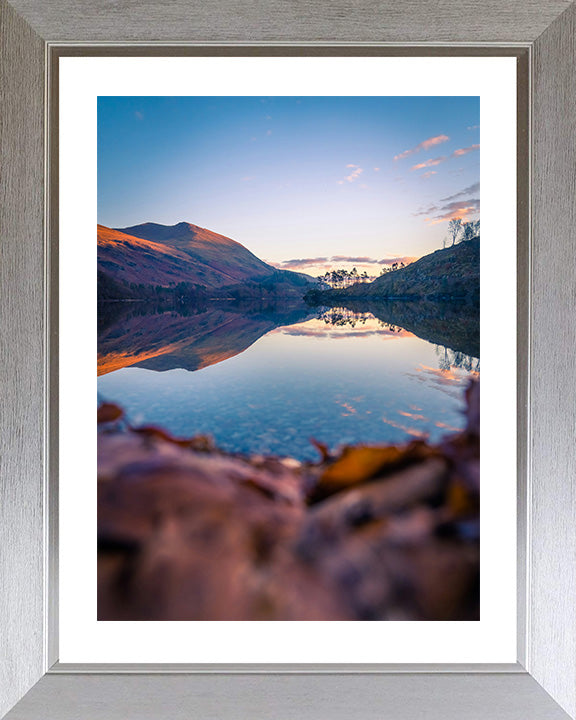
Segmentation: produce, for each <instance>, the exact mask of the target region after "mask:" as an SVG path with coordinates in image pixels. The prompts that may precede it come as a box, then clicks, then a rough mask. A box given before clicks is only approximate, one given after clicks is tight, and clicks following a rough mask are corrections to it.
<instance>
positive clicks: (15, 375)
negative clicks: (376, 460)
mask: <svg viewBox="0 0 576 720" xmlns="http://www.w3.org/2000/svg"><path fill="white" fill-rule="evenodd" d="M12 5H13V6H14V7H16V8H17V9H18V11H19V12H21V13H22V14H23V17H25V18H26V20H27V21H28V22H30V24H31V25H32V27H33V28H34V29H35V30H36V31H37V34H38V35H39V36H40V37H41V38H42V40H82V41H86V42H93V41H99V40H106V41H113V40H163V41H166V42H169V41H179V40H180V41H182V40H187V41H198V42H200V41H213V42H214V41H220V42H222V41H230V40H237V41H242V42H251V41H252V42H259V41H264V40H266V41H268V40H278V41H287V42H288V41H291V42H307V41H316V40H336V41H351V42H354V43H357V42H378V41H379V42H385V41H390V42H398V43H402V42H404V43H406V42H432V43H439V42H447V43H462V42H476V43H485V42H506V43H508V42H511V43H523V42H526V43H529V44H530V45H533V52H534V58H535V69H536V78H535V93H534V130H535V168H534V170H535V172H534V184H533V202H534V213H533V218H534V235H533V249H532V258H531V263H532V266H533V283H532V310H531V323H532V337H533V341H532V352H531V370H532V372H531V374H530V375H529V382H530V389H531V405H530V412H529V417H530V423H531V428H532V434H531V442H530V448H531V453H530V457H529V460H530V468H531V474H530V478H529V479H530V483H531V485H530V496H529V499H530V501H531V505H530V509H529V518H530V524H529V526H528V540H529V543H528V563H527V567H528V578H527V579H528V581H529V591H528V598H527V610H528V634H527V650H526V657H527V661H526V662H527V666H528V670H529V671H530V672H531V673H532V674H533V675H534V677H535V678H537V679H538V680H539V681H541V682H542V683H543V685H544V687H545V688H546V689H547V690H548V691H549V692H551V693H552V694H553V695H554V696H555V697H556V698H557V699H558V700H559V701H560V702H561V703H562V704H563V705H564V707H565V708H567V709H569V711H570V713H571V715H572V716H573V717H576V671H575V666H574V662H575V652H574V650H575V637H576V628H575V622H574V618H575V613H574V597H575V596H576V588H575V575H576V568H575V565H574V557H575V555H576V553H575V549H576V548H575V544H576V543H575V534H574V533H575V529H574V518H575V517H576V498H575V491H574V484H573V482H574V449H573V442H574V431H575V429H576V409H575V404H574V390H573V388H574V369H573V366H574V361H573V357H572V356H571V350H572V348H573V347H574V340H575V338H574V334H575V332H574V316H573V315H574V300H575V298H574V294H575V280H576V268H575V261H574V247H573V245H574V220H575V219H576V211H575V206H574V203H575V195H576V187H575V185H576V181H575V176H576V162H575V160H576V158H575V150H574V136H575V135H574V131H575V128H574V122H575V119H574V118H575V107H574V102H575V100H574V99H575V96H576V88H575V87H574V85H575V79H574V78H575V70H574V62H575V58H576V55H575V51H574V42H575V40H574V38H575V28H574V6H570V9H569V10H567V12H566V14H565V15H564V16H563V17H561V18H559V19H558V20H556V22H555V23H554V24H553V25H552V26H551V27H550V28H549V29H548V30H547V29H546V28H548V26H550V25H551V23H552V22H553V20H554V18H556V17H557V16H558V15H559V14H560V12H562V11H563V10H564V9H565V8H567V7H568V5H569V4H568V3H566V2H556V1H555V0H554V1H549V0H546V1H544V0H538V2H532V1H530V2H527V1H526V0H509V1H508V2H496V0H491V1H490V2H484V3H476V2H470V0H466V1H464V0H452V1H451V2H449V1H447V0H442V1H441V2H437V1H435V2H431V1H425V0H423V1H420V0H419V1H418V2H416V1H415V0H412V1H411V2H406V3H392V2H389V1H387V2H372V3H367V2H352V0H347V1H346V2H343V0H336V1H335V2H328V0H322V2H319V1H318V0H316V2H310V1H308V2H298V3H296V2H279V1H278V0H276V1H275V2H272V0H267V2H266V3H265V4H264V3H263V2H257V3H246V2H244V3H233V2H224V0H219V1H218V2H214V3H210V4H208V3H206V4H201V3H200V2H195V1H193V2H190V1H189V0H186V1H184V0H171V1H170V2H168V1H167V0H153V1H152V0H148V1H140V2H135V1H134V0H122V1H120V0H116V1H115V2H112V1H111V0H98V1H97V2H91V3H90V2H80V1H79V0H67V1H65V0H51V1H50V2H49V3H46V2H40V0H33V1H32V0H12ZM0 12H1V16H0V17H1V19H0V93H2V97H1V98H0V100H1V104H0V173H2V175H1V182H0V186H1V190H0V192H1V195H0V239H1V252H2V258H1V262H0V293H1V295H0V301H1V302H0V307H1V308H2V315H1V322H0V333H1V338H0V340H1V344H0V353H1V356H0V360H1V362H0V372H1V373H2V376H1V384H0V392H1V393H2V403H1V405H0V412H1V420H0V422H2V426H1V428H0V431H1V432H0V443H1V451H2V455H1V466H0V470H1V488H2V490H1V492H2V496H1V497H0V501H1V505H0V522H1V526H0V573H1V577H0V623H1V632H2V635H1V639H0V646H1V650H0V663H1V666H0V715H2V713H3V712H5V710H6V709H7V708H8V707H9V706H10V705H11V704H12V703H13V702H15V701H16V700H17V699H18V698H19V697H20V696H21V694H22V693H23V692H24V691H25V690H26V689H27V688H28V687H30V685H31V684H32V683H33V682H34V680H35V679H36V678H37V677H39V676H40V675H41V674H42V672H43V635H44V634H45V628H44V624H43V607H42V599H43V597H42V579H43V572H42V539H43V521H42V513H43V503H42V497H41V490H42V469H43V465H42V440H43V396H44V392H43V389H44V363H43V347H44V341H43V333H44V326H43V315H42V296H43V292H42V286H43V282H44V274H43V250H42V247H43V244H42V243H43V240H42V232H43V222H42V220H43V212H42V163H43V148H42V103H43V93H44V89H43V86H42V74H43V69H44V54H43V42H42V41H41V40H40V39H39V37H38V36H37V35H35V34H34V33H33V32H31V31H30V28H28V27H27V26H26V23H24V22H22V21H21V20H19V19H18V17H16V16H15V15H14V13H13V12H12V11H11V10H10V7H9V6H7V4H6V0H0ZM339 712H340V713H341V714H340V715H338V713H339ZM9 717H10V718H12V720H14V719H15V718H30V720H32V719H34V720H42V718H46V719H47V720H48V719H49V718H58V719H59V720H60V719H62V720H66V718H72V717H74V718H77V717H86V718H90V720H98V718H104V717H105V718H107V719H110V720H116V719H117V720H130V719H131V718H136V717H137V718H138V719H139V720H148V719H150V720H152V718H160V717H172V718H176V720H177V718H179V717H187V718H190V717H198V718H202V720H210V718H216V717H218V718H223V719H224V720H225V719H226V718H242V719H243V718H248V717H249V718H250V719H251V720H260V719H262V720H263V718H265V717H281V718H283V719H284V718H286V719H288V718H291V717H294V718H302V719H303V720H306V718H307V717H310V718H312V717H314V718H315V719H318V718H320V719H321V718H326V719H327V720H328V718H330V720H332V719H333V718H338V717H343V718H344V717H346V718H352V717H354V718H359V719H360V720H362V719H363V718H372V717H374V718H376V717H378V718H387V717H389V718H391V720H403V719H404V718H406V719H408V718H410V720H414V719H416V718H420V717H422V718H426V720H440V718H442V720H456V719H458V720H460V719H461V718H466V720H469V719H470V720H476V719H477V718H478V719H479V718H490V720H492V718H495V719H497V720H500V719H502V720H508V719H510V720H528V719H530V720H540V718H541V719H542V720H544V718H546V720H555V718H560V717H566V715H564V714H562V713H561V712H560V711H559V710H558V708H557V706H556V705H555V704H554V703H553V702H552V701H551V700H550V699H549V697H547V695H546V693H545V692H544V691H543V690H541V689H540V687H539V686H538V685H537V684H536V682H535V681H534V680H533V679H532V678H531V677H529V676H528V675H527V674H524V675H520V674H500V675H493V676H492V675H489V674H485V673H484V674H474V675H470V676H466V675H462V674H459V675H438V674H435V675H422V674H414V675H406V674H403V675H369V676H351V677H346V678H343V677H341V676H338V677H330V676H305V675H304V676H279V677H274V676H271V677H260V678H259V681H258V682H256V680H255V679H254V677H253V676H250V677H249V678H245V677H239V676H234V675H228V676H193V677H186V676H182V675H179V676H177V677H174V676H152V677H150V676H143V675H140V676H128V677H127V676H125V675H122V676H117V675H111V674H107V675H82V676H79V675H76V676H70V675H62V674H58V675H56V674H54V675H47V676H45V677H44V678H43V679H42V680H41V681H40V683H39V684H38V685H37V686H35V687H34V688H33V690H32V691H31V692H30V693H29V695H28V696H27V697H26V698H25V699H24V700H23V701H21V702H20V703H19V704H18V706H17V707H16V708H15V709H14V711H13V712H12V713H10V715H9Z"/></svg>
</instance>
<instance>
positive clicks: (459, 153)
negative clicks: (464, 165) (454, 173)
mask: <svg viewBox="0 0 576 720" xmlns="http://www.w3.org/2000/svg"><path fill="white" fill-rule="evenodd" d="M479 149H480V145H470V146H469V147H465V148H460V149H459V150H454V152H453V153H452V155H451V156H450V157H462V155H468V153H469V152H473V151H474V150H479Z"/></svg>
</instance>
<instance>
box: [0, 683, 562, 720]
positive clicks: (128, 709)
mask: <svg viewBox="0 0 576 720" xmlns="http://www.w3.org/2000/svg"><path fill="white" fill-rule="evenodd" d="M79 718H86V719H87V720H111V719H112V718H114V719H116V718H118V720H120V719H121V720H152V718H154V719H155V720H168V719H169V720H261V719H262V720H264V719H266V720H440V719H442V720H568V716H567V715H566V713H565V712H563V711H562V710H561V709H560V708H559V707H558V705H556V704H555V703H553V702H552V701H551V700H550V698H549V697H548V696H547V695H546V693H545V692H544V690H542V688H541V687H540V686H539V685H538V684H537V683H536V681H535V680H534V679H533V678H531V677H529V676H528V675H480V676H478V675H382V676H377V677H370V676H362V675H359V676H335V675H331V676H326V675H324V676H317V675H268V676H258V675H244V676H232V677H231V676H225V675H197V676H182V675H178V676H174V675H164V676H150V675H131V676H120V677H119V676H94V675H92V676H90V675H47V676H46V677H44V678H43V679H42V680H41V681H40V682H39V683H38V685H37V686H36V687H35V688H33V689H32V690H31V691H30V693H29V694H28V695H27V696H26V697H25V698H24V700H22V701H21V702H20V703H19V704H18V705H17V707H16V708H15V709H14V710H13V711H12V712H11V713H9V714H8V715H7V717H6V720H78V719H79Z"/></svg>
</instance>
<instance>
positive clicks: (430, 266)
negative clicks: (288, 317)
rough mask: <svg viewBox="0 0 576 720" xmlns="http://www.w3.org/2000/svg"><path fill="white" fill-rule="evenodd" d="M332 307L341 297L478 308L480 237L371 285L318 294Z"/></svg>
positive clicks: (377, 279)
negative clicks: (449, 303)
mask: <svg viewBox="0 0 576 720" xmlns="http://www.w3.org/2000/svg"><path fill="white" fill-rule="evenodd" d="M315 294H316V295H319V296H321V299H322V301H324V300H328V299H329V301H330V303H331V304H333V302H336V301H337V300H338V299H339V298H340V299H343V298H370V299H372V300H400V299H401V300H418V299H424V298H425V299H428V300H442V301H450V300H458V301H460V302H462V301H464V302H468V303H471V304H473V305H477V304H478V302H479V299H480V238H476V239H474V240H468V241H466V242H461V243H459V244H458V245H454V246H453V247H449V248H445V249H443V250H436V252H433V253H431V254H430V255H425V256H424V257H421V258H420V259H419V260H416V262H413V263H411V264H410V265H407V266H406V267H404V268H401V269H400V270H394V271H392V272H389V273H386V274H385V275H381V276H380V277H379V278H376V280H374V281H373V282H371V283H357V284H356V285H352V286H351V287H349V288H346V289H343V290H331V291H329V292H324V293H315Z"/></svg>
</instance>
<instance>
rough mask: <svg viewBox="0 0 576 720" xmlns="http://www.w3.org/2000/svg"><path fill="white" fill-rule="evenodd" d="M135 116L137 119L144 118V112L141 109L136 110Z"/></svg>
mask: <svg viewBox="0 0 576 720" xmlns="http://www.w3.org/2000/svg"><path fill="white" fill-rule="evenodd" d="M134 116H135V117H136V119H137V120H144V113H143V112H140V110H136V111H135V112H134Z"/></svg>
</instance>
